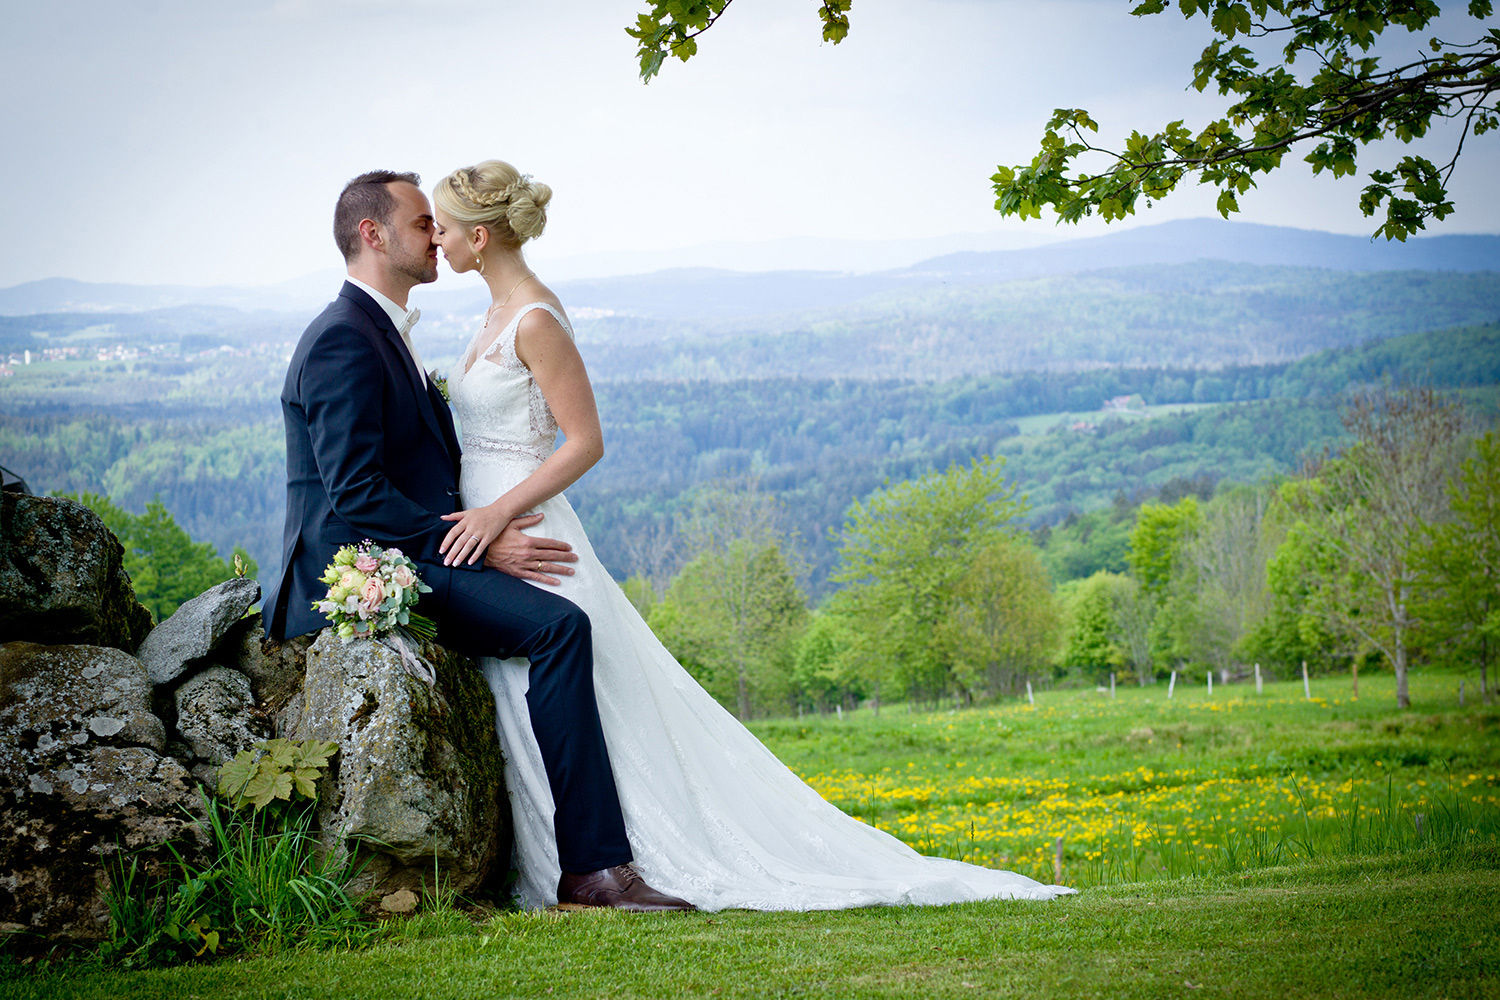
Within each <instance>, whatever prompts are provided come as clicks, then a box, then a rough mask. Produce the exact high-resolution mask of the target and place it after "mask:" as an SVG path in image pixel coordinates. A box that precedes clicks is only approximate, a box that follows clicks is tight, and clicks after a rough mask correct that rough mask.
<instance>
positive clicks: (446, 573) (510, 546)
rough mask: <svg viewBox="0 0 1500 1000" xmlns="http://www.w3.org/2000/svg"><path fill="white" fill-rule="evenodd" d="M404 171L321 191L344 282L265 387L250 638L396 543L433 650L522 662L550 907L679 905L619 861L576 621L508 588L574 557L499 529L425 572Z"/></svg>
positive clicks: (446, 462)
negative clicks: (268, 582)
mask: <svg viewBox="0 0 1500 1000" xmlns="http://www.w3.org/2000/svg"><path fill="white" fill-rule="evenodd" d="M419 183H420V180H419V178H418V177H417V175H416V174H409V173H393V172H391V171H374V172H371V173H367V174H362V175H360V176H359V177H356V178H355V179H354V180H352V181H350V182H349V183H348V185H347V186H346V187H345V188H344V191H343V193H342V194H341V195H340V196H339V200H338V205H337V207H336V208H335V210H334V216H333V235H334V240H335V241H336V242H337V243H338V247H339V250H340V251H341V252H342V253H343V255H344V261H345V263H346V264H347V265H348V273H349V280H348V281H347V282H346V283H345V284H344V287H343V288H342V289H341V290H340V292H339V296H338V298H337V299H335V300H334V301H333V302H332V303H331V304H330V305H329V306H328V308H326V309H324V310H323V313H322V315H320V316H319V317H318V318H317V319H315V320H313V322H312V324H311V325H310V326H308V328H307V330H306V332H305V333H303V335H302V340H301V341H300V342H299V343H298V344H297V349H296V351H295V352H293V354H292V361H291V365H290V367H289V368H288V370H287V375H286V384H285V386H284V387H283V388H282V391H281V410H282V416H283V418H284V420H285V423H286V464H287V503H286V528H285V531H284V533H283V539H282V565H283V567H284V569H283V570H282V574H281V579H280V580H279V581H277V583H276V584H275V586H274V587H272V589H271V592H270V593H269V594H268V595H267V597H266V603H265V608H266V620H267V625H266V633H267V634H268V635H270V636H271V637H273V638H276V639H284V638H286V637H288V636H295V635H302V634H303V633H306V632H313V631H316V630H317V629H320V628H322V627H323V626H324V625H325V624H326V622H325V620H324V619H323V618H322V616H320V615H319V614H318V613H317V612H315V611H314V610H312V602H313V601H314V600H317V599H319V598H321V597H322V595H323V591H324V589H325V588H324V587H323V585H322V583H321V582H320V581H319V577H320V576H322V575H323V572H324V568H325V567H326V566H327V564H328V562H329V560H331V559H332V558H333V554H334V552H335V551H336V550H337V549H338V548H339V547H340V546H343V545H348V544H351V543H357V542H359V541H360V540H361V539H365V538H369V539H371V540H373V541H375V542H377V543H378V544H380V545H382V546H396V547H398V548H400V549H401V551H402V552H404V553H405V554H406V555H407V556H409V557H410V558H411V559H412V561H413V562H415V563H416V565H417V571H418V573H419V574H420V575H421V577H422V580H423V581H424V582H425V583H427V584H428V585H429V586H430V587H432V593H431V594H429V595H427V596H426V597H424V598H423V602H422V608H421V610H422V612H423V613H424V614H427V615H428V616H429V617H432V618H433V619H435V620H436V621H437V623H438V634H439V637H440V639H441V641H442V643H443V645H445V646H447V647H448V648H450V649H456V650H458V651H460V652H464V653H468V654H470V655H474V656H498V657H513V656H524V657H527V658H528V659H529V660H530V661H531V672H530V678H531V688H530V690H529V691H528V692H527V694H526V703H527V708H528V710H529V711H530V715H531V723H532V728H533V729H534V730H535V731H536V738H537V743H538V744H539V746H540V748H541V752H542V761H543V763H544V764H545V765H546V768H547V777H548V781H549V783H550V784H551V786H552V797H553V801H554V802H555V804H556V813H555V814H554V816H553V825H554V829H555V830H556V834H557V853H558V860H559V861H560V862H561V866H562V872H563V875H562V880H561V882H560V883H559V885H558V902H560V903H574V904H582V905H586V906H614V907H619V908H622V909H627V910H637V911H645V910H690V909H692V908H693V907H692V906H691V904H689V903H687V902H685V901H683V900H680V899H677V898H675V897H672V896H668V895H665V894H663V893H660V892H657V891H656V890H655V889H652V888H651V887H650V886H648V885H647V884H646V883H645V882H643V881H642V880H641V878H640V876H639V875H638V874H637V873H636V872H635V870H634V869H633V868H631V867H630V865H629V862H630V858H631V853H630V844H629V842H628V841H627V840H626V836H625V820H624V818H623V816H622V815H621V812H620V802H619V796H618V794H617V793H616V791H615V783H614V777H613V775H612V774H611V772H610V766H609V755H608V752H607V750H606V748H605V745H604V734H603V731H602V730H601V728H600V725H599V710H598V707H597V706H596V704H595V702H594V680H593V644H592V639H591V634H590V631H589V619H588V616H587V615H586V614H584V612H583V611H582V610H580V609H579V608H578V607H576V606H575V605H574V604H573V603H572V602H570V601H567V600H565V599H564V598H562V597H560V596H558V595H557V594H554V593H549V592H547V591H544V590H541V589H539V588H537V587H533V586H530V585H529V584H526V583H523V582H522V580H523V579H530V580H537V581H540V582H545V583H556V582H557V581H556V579H554V578H553V577H552V576H550V575H549V574H566V573H571V572H572V569H570V568H569V567H568V566H567V565H566V563H568V562H572V561H575V560H576V559H577V556H576V555H574V554H573V553H572V552H571V551H570V547H569V546H568V545H566V544H564V543H562V542H556V541H553V540H550V539H545V538H533V537H531V536H529V535H527V534H525V533H524V532H522V531H521V530H520V529H521V528H523V527H528V526H530V525H533V524H535V523H537V522H538V521H539V520H540V519H541V518H540V515H535V516H531V517H525V518H518V519H516V520H515V521H512V522H511V524H510V526H509V527H507V528H506V529H505V531H504V533H503V534H502V535H501V536H500V537H499V538H498V539H496V540H495V541H494V542H493V543H492V544H491V546H490V548H489V550H488V551H487V552H486V553H485V558H484V563H483V565H469V564H468V563H466V562H456V563H455V564H454V565H452V566H445V565H443V555H442V554H441V553H440V552H439V551H438V546H439V544H440V543H441V542H442V540H443V537H444V536H445V535H446V534H447V532H448V529H449V527H450V525H449V524H448V523H447V522H445V521H442V520H440V516H441V515H443V514H447V513H451V512H452V511H454V510H456V509H458V508H459V500H458V470H459V445H458V439H457V437H456V436H455V434H454V430H453V418H452V416H451V415H450V413H449V412H448V407H447V404H446V403H445V402H444V401H443V397H442V395H441V394H440V393H439V392H438V390H437V388H436V387H434V386H433V385H432V384H431V382H430V380H428V379H427V377H426V376H425V375H424V374H423V372H422V367H421V363H420V361H419V360H418V358H417V355H416V351H415V350H414V349H413V347H412V344H411V339H410V330H411V326H412V324H413V323H415V322H416V320H417V318H418V313H417V311H416V310H412V311H411V312H408V311H407V309H406V300H407V296H408V294H409V293H410V292H411V290H412V288H413V287H415V286H416V285H418V284H424V283H426V282H430V281H435V280H437V247H436V245H435V244H434V243H433V241H432V235H433V219H432V210H431V208H430V207H429V206H428V204H427V198H426V197H425V196H424V195H423V194H422V191H421V189H420V188H419V187H418V186H417V185H418V184H419Z"/></svg>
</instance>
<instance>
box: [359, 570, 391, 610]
mask: <svg viewBox="0 0 1500 1000" xmlns="http://www.w3.org/2000/svg"><path fill="white" fill-rule="evenodd" d="M359 596H360V597H361V598H362V602H363V604H364V606H365V607H367V608H369V609H370V610H371V611H374V610H375V609H376V608H378V607H380V602H381V601H383V600H385V585H384V584H382V583H381V582H380V577H378V576H372V577H370V578H369V579H368V580H366V581H365V588H364V590H362V591H360V594H359Z"/></svg>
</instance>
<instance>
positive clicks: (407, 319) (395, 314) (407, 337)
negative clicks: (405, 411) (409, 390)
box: [345, 276, 427, 389]
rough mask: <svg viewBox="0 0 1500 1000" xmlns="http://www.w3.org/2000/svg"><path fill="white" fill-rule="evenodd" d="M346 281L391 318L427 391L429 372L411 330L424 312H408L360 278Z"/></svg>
mask: <svg viewBox="0 0 1500 1000" xmlns="http://www.w3.org/2000/svg"><path fill="white" fill-rule="evenodd" d="M345 280H346V281H348V282H349V284H351V285H353V286H354V287H356V288H358V289H360V290H361V291H363V292H364V293H365V294H366V295H368V296H370V298H372V299H374V300H375V304H376V305H378V306H379V307H380V308H382V309H384V310H385V314H386V315H387V316H389V317H390V318H391V322H392V323H393V324H395V327H396V332H397V333H399V334H401V343H403V344H405V345H406V353H407V354H410V355H411V360H412V363H413V364H415V365H416V366H417V377H418V378H420V379H421V380H422V387H423V388H424V389H425V388H426V387H427V371H426V369H424V368H423V367H422V355H420V354H418V353H417V348H416V346H415V345H413V344H412V342H411V328H412V327H414V326H416V325H417V320H419V319H421V318H422V310H420V309H412V310H411V311H409V312H408V311H407V310H405V309H402V308H401V307H400V306H398V305H397V304H396V303H395V302H393V301H392V300H391V299H390V298H389V297H387V296H386V295H383V294H381V293H380V292H377V291H376V290H375V289H373V288H371V287H370V286H369V285H367V284H365V283H364V282H363V281H360V280H359V279H358V278H351V277H348V276H346V277H345Z"/></svg>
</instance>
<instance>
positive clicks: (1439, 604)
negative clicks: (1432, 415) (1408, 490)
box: [1417, 431, 1500, 701]
mask: <svg viewBox="0 0 1500 1000" xmlns="http://www.w3.org/2000/svg"><path fill="white" fill-rule="evenodd" d="M1448 496H1449V504H1450V506H1451V509H1452V514H1453V517H1452V520H1450V521H1447V522H1445V523H1441V524H1437V525H1433V526H1432V527H1431V528H1430V537H1429V540H1428V544H1427V545H1426V546H1425V547H1424V548H1422V549H1420V550H1419V552H1418V559H1417V566H1418V569H1419V570H1420V571H1421V572H1422V574H1423V576H1424V577H1425V582H1426V583H1427V584H1428V587H1429V588H1430V589H1429V592H1428V594H1427V596H1426V599H1425V600H1423V601H1421V603H1420V606H1419V608H1418V614H1419V615H1420V617H1421V618H1422V619H1423V620H1424V621H1425V622H1426V623H1427V625H1428V629H1429V631H1430V632H1431V634H1432V635H1433V637H1434V638H1436V639H1437V640H1438V641H1439V642H1442V643H1444V644H1446V645H1447V646H1448V647H1449V648H1450V650H1451V651H1452V653H1453V655H1454V656H1455V657H1458V658H1460V659H1462V660H1463V661H1465V662H1473V663H1475V664H1477V665H1478V667H1479V691H1480V695H1481V697H1483V698H1484V700H1485V701H1489V700H1490V686H1489V667H1490V664H1491V663H1492V662H1493V661H1494V659H1495V654H1496V653H1497V651H1500V438H1497V437H1496V435H1495V433H1494V432H1493V431H1492V432H1490V433H1488V434H1486V435H1484V437H1482V438H1480V439H1479V440H1478V441H1477V442H1476V443H1475V447H1474V454H1473V455H1472V456H1471V457H1469V458H1468V459H1467V460H1465V462H1464V464H1463V467H1462V469H1461V470H1460V471H1459V473H1458V475H1457V476H1455V477H1454V479H1453V480H1452V481H1451V482H1450V483H1449V486H1448Z"/></svg>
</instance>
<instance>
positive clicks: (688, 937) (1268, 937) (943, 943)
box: [0, 849, 1500, 1000]
mask: <svg viewBox="0 0 1500 1000" xmlns="http://www.w3.org/2000/svg"><path fill="white" fill-rule="evenodd" d="M1497 940H1500V854H1497V852H1496V851H1494V850H1493V849H1484V850H1479V849H1474V850H1470V851H1467V852H1464V853H1460V854H1456V855H1442V854H1438V853H1436V852H1426V853H1415V854H1408V855H1404V856H1400V857H1377V858H1368V859H1361V860H1358V861H1353V862H1331V861H1325V862H1319V863H1316V864H1309V865H1303V866H1298V867H1288V868H1277V869H1271V870H1267V871H1262V872H1257V873H1254V874H1247V875H1243V876H1217V877H1213V878H1200V879H1180V880H1177V881H1173V882H1155V883H1145V884H1138V885H1130V886H1115V887H1112V888H1104V889H1095V890H1091V891H1088V892H1085V893H1082V894H1080V895H1078V896H1076V897H1071V898H1067V899H1063V900H1058V901H1054V902H1049V903H1024V902H996V903H972V904H963V905H959V906H952V907H934V908H920V909H919V908H894V909H892V908H887V909H872V910H856V911H846V912H833V913H806V914H756V913H721V914H713V915H708V914H694V915H687V916H664V917H656V916H644V917H643V916H631V915H626V914H617V913H611V912H589V913H576V914H568V915H556V914H546V913H541V914H525V913H518V914H507V915H502V916H500V917H497V918H495V919H493V920H491V921H490V922H488V923H485V924H481V925H478V926H475V927H472V928H467V929H463V928H455V927H452V926H448V927H445V928H443V930H442V933H441V935H440V936H435V937H426V938H419V939H416V940H411V939H401V940H392V941H388V942H386V943H383V944H380V945H377V946H375V947H372V948H368V949H365V950H362V951H357V952H326V951H324V952H293V953H284V954H281V955H277V956H271V957H265V958H253V959H247V960H242V961H235V962H220V963H215V964H209V965H194V966H184V967H178V968H173V969H165V970H156V971H149V972H136V973H117V972H107V971H103V970H99V969H93V968H84V967H80V966H77V965H74V966H60V967H52V968H43V969H31V970H12V971H13V973H15V974H14V975H13V978H11V979H10V980H9V981H5V982H0V996H3V997H6V998H10V997H14V998H18V1000H19V998H26V1000H41V998H48V1000H64V998H75V997H76V998H96V997H97V998H105V1000H129V998H135V997H140V998H152V1000H175V998H183V1000H186V998H196V997H202V998H210V997H211V998H242V997H243V998H299V1000H301V998H306V1000H314V998H353V997H361V998H362V997H372V998H374V997H380V998H386V997H390V998H399V997H422V998H430V1000H439V998H448V997H452V998H465V1000H467V998H473V997H595V996H612V997H671V996H693V997H975V996H983V997H1028V998H1032V997H1102V996H1108V997H1118V998H1130V997H1143V998H1148V997H1149V998H1156V997H1161V996H1193V995H1203V996H1224V997H1277V998H1294V997H1318V998H1324V1000H1333V998H1341V997H1350V998H1356V997H1424V996H1431V997H1471V996H1472V997H1482V996H1494V995H1496V994H1497V992H1500V951H1497V949H1496V948H1495V942H1496V941H1497ZM1200 990H1201V993H1199V991H1200Z"/></svg>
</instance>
